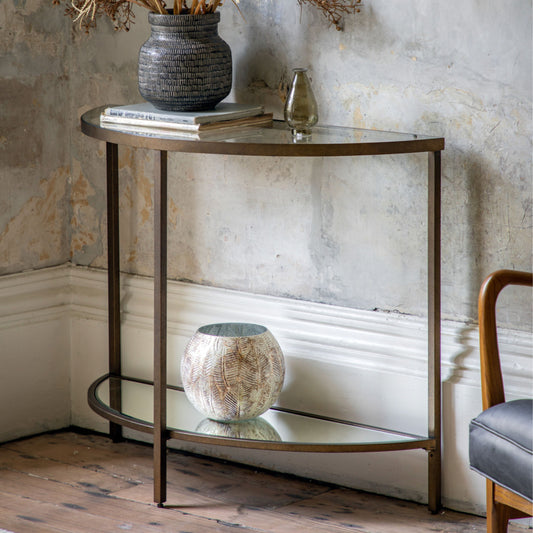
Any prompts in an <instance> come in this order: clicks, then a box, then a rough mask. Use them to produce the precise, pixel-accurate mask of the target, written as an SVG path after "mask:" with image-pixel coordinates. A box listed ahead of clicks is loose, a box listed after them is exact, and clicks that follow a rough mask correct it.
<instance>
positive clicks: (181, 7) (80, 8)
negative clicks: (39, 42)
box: [0, 0, 361, 32]
mask: <svg viewBox="0 0 533 533" xmlns="http://www.w3.org/2000/svg"><path fill="white" fill-rule="evenodd" d="M0 1H1V0H0ZM51 1H52V3H53V4H61V3H62V1H65V3H66V4H67V8H66V9H65V14H66V15H69V16H70V17H71V18H72V20H73V21H74V22H78V23H79V25H80V27H82V28H84V29H85V31H86V32H89V30H90V29H91V28H94V27H95V26H96V19H97V18H98V17H99V16H102V15H106V16H108V17H109V18H110V19H111V20H112V21H113V24H114V25H115V29H117V30H126V31H127V30H128V29H129V26H130V25H131V24H132V23H133V20H132V19H133V18H134V14H133V11H132V5H133V4H135V5H138V6H140V7H143V8H146V9H148V10H149V11H152V12H153V13H160V14H162V15H165V14H168V13H169V11H167V9H166V3H165V0H51ZM168 1H170V0H168ZM231 1H232V3H233V5H234V6H235V7H236V8H237V10H238V11H239V14H240V15H241V17H242V18H243V20H246V19H245V18H244V15H243V14H242V12H241V10H240V8H239V0H231ZM280 1H285V0H280ZM297 2H298V5H300V6H303V5H304V4H307V5H311V6H314V7H316V8H317V9H318V10H320V11H321V12H322V13H323V14H324V16H325V17H326V18H327V19H328V20H329V21H330V23H331V24H333V25H335V27H336V28H337V29H338V30H340V29H342V28H341V21H342V17H343V15H345V14H348V13H355V12H358V11H359V7H360V5H361V0H297ZM223 4H224V0H191V2H190V7H188V6H187V0H173V8H174V10H173V12H174V14H175V15H180V14H193V15H205V14H207V13H214V12H215V11H216V10H217V9H218V8H219V7H220V6H222V5H223Z"/></svg>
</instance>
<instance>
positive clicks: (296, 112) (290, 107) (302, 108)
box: [284, 68, 318, 140]
mask: <svg viewBox="0 0 533 533" xmlns="http://www.w3.org/2000/svg"><path fill="white" fill-rule="evenodd" d="M284 116H285V122H287V124H288V125H289V127H290V128H291V131H292V135H293V137H294V138H295V139H296V140H299V139H304V138H306V137H310V136H311V129H312V127H313V126H314V125H315V124H316V123H317V122H318V107H317V103H316V100H315V95H314V94H313V90H312V89H311V83H310V82H309V78H308V77H307V69H306V68H295V69H293V78H292V83H291V87H290V89H289V94H288V96H287V101H286V102H285V110H284Z"/></svg>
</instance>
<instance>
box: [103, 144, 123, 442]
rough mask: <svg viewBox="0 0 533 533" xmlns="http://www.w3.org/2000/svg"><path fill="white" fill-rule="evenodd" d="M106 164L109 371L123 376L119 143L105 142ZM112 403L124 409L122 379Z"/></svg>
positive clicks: (115, 435) (113, 427)
mask: <svg viewBox="0 0 533 533" xmlns="http://www.w3.org/2000/svg"><path fill="white" fill-rule="evenodd" d="M106 166H107V179H106V181H107V291H108V292H107V302H108V331H109V373H110V374H111V376H120V375H121V353H120V246H119V205H118V145H117V144H114V143H106ZM109 394H110V406H111V407H112V408H113V409H116V410H117V411H120V410H121V403H122V401H121V386H120V380H119V379H115V380H113V379H111V380H110V391H109ZM109 434H110V436H111V439H112V440H113V442H118V441H120V440H122V426H120V425H119V424H116V423H114V422H110V423H109Z"/></svg>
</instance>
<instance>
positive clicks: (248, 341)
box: [181, 323, 285, 422]
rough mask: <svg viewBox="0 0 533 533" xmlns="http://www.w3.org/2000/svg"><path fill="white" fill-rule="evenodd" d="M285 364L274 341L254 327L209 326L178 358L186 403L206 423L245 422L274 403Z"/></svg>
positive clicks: (231, 324) (264, 331) (197, 333)
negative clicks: (206, 419) (187, 400)
mask: <svg viewBox="0 0 533 533" xmlns="http://www.w3.org/2000/svg"><path fill="white" fill-rule="evenodd" d="M284 377H285V362H284V358H283V353H282V351H281V348H280V347H279V344H278V343H277V341H276V339H275V338H274V336H273V335H272V333H270V331H269V330H268V329H267V328H265V327H264V326H259V325H257V324H240V323H226V324H210V325H207V326H202V327H201V328H199V329H198V331H197V332H196V333H195V334H194V335H193V337H192V338H191V340H190V341H189V344H188V345H187V347H186V349H185V353H184V355H183V357H182V360H181V379H182V382H183V388H184V389H185V394H186V395H187V398H188V399H189V401H190V402H191V403H192V404H193V406H194V407H196V409H197V410H198V411H200V412H201V413H203V414H204V415H205V416H207V417H208V418H210V419H212V420H218V421H221V422H229V421H235V420H249V419H251V418H255V417H257V416H259V415H260V414H262V413H264V412H265V411H266V410H267V409H268V408H270V407H271V406H272V405H273V404H274V403H275V401H276V399H277V397H278V395H279V393H280V391H281V387H282V385H283V379H284Z"/></svg>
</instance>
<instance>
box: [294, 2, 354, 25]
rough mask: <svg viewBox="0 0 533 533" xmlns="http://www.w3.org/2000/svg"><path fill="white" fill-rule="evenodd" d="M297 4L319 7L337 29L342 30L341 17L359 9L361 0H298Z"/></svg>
mask: <svg viewBox="0 0 533 533" xmlns="http://www.w3.org/2000/svg"><path fill="white" fill-rule="evenodd" d="M298 4H300V6H302V5H303V4H310V5H313V6H315V7H316V8H317V9H320V11H322V13H323V14H324V16H325V17H326V18H327V19H328V20H329V21H330V23H331V24H333V25H334V26H335V27H336V28H337V30H342V25H341V22H342V17H343V15H346V14H348V13H356V12H358V11H359V6H360V5H361V0H298Z"/></svg>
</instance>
